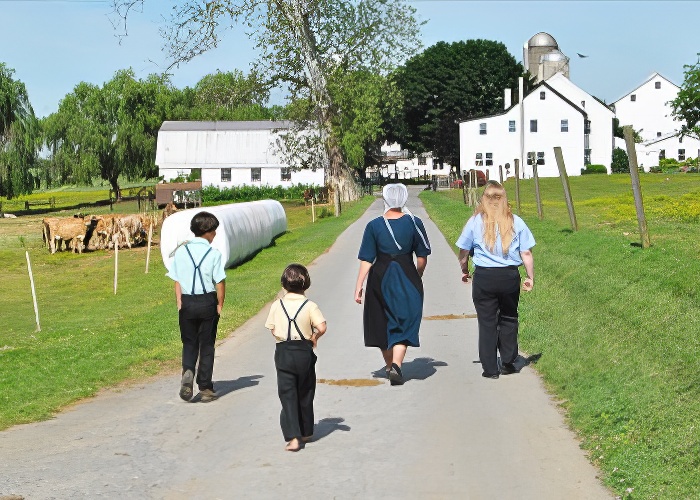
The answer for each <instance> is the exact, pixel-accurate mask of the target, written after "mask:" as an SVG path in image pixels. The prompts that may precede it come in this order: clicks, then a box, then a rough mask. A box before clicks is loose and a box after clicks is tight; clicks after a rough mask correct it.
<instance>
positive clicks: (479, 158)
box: [474, 153, 484, 167]
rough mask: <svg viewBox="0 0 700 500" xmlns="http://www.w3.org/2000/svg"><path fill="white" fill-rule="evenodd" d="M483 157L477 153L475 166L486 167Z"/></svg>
mask: <svg viewBox="0 0 700 500" xmlns="http://www.w3.org/2000/svg"><path fill="white" fill-rule="evenodd" d="M482 158H483V156H482V154H481V153H476V160H475V161H474V165H476V166H477V167H481V166H483V165H484V161H483V160H482Z"/></svg>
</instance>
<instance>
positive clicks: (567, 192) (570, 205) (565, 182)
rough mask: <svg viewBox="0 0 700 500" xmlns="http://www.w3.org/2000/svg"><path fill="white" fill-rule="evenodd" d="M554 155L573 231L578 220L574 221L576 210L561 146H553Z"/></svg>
mask: <svg viewBox="0 0 700 500" xmlns="http://www.w3.org/2000/svg"><path fill="white" fill-rule="evenodd" d="M554 157H555V158H556V160H557V166H558V167H559V177H560V178H561V184H562V186H563V187H564V199H565V200H566V208H567V209H568V210H569V220H570V221H571V228H572V229H573V230H574V231H578V222H576V212H575V211H574V200H573V198H571V186H570V185H569V176H568V175H567V173H566V165H564V155H563V154H562V152H561V148H560V147H559V146H556V147H555V148H554ZM535 161H537V160H535Z"/></svg>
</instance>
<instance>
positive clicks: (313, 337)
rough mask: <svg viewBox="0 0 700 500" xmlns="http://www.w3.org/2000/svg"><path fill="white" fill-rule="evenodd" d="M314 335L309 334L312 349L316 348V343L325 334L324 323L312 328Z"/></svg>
mask: <svg viewBox="0 0 700 500" xmlns="http://www.w3.org/2000/svg"><path fill="white" fill-rule="evenodd" d="M313 330H314V333H312V334H311V342H312V343H313V345H314V347H316V341H317V340H318V339H319V338H320V337H321V336H322V335H323V334H324V333H326V322H325V321H324V322H323V323H321V324H320V325H318V326H315V327H313Z"/></svg>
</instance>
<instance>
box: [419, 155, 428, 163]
mask: <svg viewBox="0 0 700 500" xmlns="http://www.w3.org/2000/svg"><path fill="white" fill-rule="evenodd" d="M427 164H428V159H427V158H426V157H425V156H419V157H418V165H427Z"/></svg>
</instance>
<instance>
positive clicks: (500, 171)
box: [498, 165, 503, 184]
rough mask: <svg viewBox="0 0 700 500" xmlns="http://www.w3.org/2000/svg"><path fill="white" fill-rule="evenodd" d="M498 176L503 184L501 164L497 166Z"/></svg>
mask: <svg viewBox="0 0 700 500" xmlns="http://www.w3.org/2000/svg"><path fill="white" fill-rule="evenodd" d="M498 177H499V179H500V180H501V184H503V165H499V166H498Z"/></svg>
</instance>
